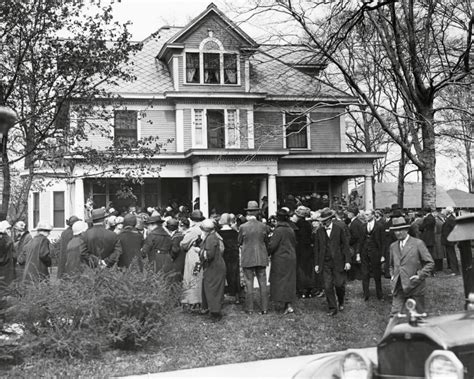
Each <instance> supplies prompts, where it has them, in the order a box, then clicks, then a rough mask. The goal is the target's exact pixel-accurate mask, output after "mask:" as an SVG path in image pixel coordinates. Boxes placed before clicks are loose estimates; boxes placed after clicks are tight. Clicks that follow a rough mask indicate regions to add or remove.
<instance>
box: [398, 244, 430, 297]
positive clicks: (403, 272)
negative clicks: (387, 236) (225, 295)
mask: <svg viewBox="0 0 474 379" xmlns="http://www.w3.org/2000/svg"><path fill="white" fill-rule="evenodd" d="M433 268H434V261H433V258H432V257H431V254H430V252H429V251H428V249H427V248H426V245H425V243H424V242H423V241H422V240H419V239H418V238H414V237H411V236H409V237H408V240H407V242H406V243H405V246H404V247H403V251H400V242H399V241H395V242H393V243H392V244H391V245H390V275H391V277H392V281H391V284H392V292H393V293H394V294H396V293H395V290H396V284H397V282H398V280H399V279H400V283H401V286H402V289H403V292H404V294H405V295H406V296H417V295H418V296H419V295H424V292H425V278H426V277H427V276H428V275H430V273H431V271H432V270H433ZM413 275H418V276H419V277H420V279H419V280H410V278H411V277H412V276H413Z"/></svg>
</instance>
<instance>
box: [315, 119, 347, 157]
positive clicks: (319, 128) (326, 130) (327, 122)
mask: <svg viewBox="0 0 474 379" xmlns="http://www.w3.org/2000/svg"><path fill="white" fill-rule="evenodd" d="M339 117H340V115H339V114H337V113H322V112H321V113H320V112H317V113H311V130H310V136H311V151H313V152H315V153H325V152H340V151H341V130H340V121H339Z"/></svg>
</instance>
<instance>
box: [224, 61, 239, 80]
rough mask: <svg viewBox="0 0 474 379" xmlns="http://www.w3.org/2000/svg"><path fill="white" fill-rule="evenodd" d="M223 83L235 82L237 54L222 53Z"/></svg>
mask: <svg viewBox="0 0 474 379" xmlns="http://www.w3.org/2000/svg"><path fill="white" fill-rule="evenodd" d="M224 83H225V84H237V54H224Z"/></svg>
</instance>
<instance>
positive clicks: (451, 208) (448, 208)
mask: <svg viewBox="0 0 474 379" xmlns="http://www.w3.org/2000/svg"><path fill="white" fill-rule="evenodd" d="M445 209H446V213H447V214H451V213H454V209H453V207H449V206H448V207H446V208H445Z"/></svg>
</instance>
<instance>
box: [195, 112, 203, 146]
mask: <svg viewBox="0 0 474 379" xmlns="http://www.w3.org/2000/svg"><path fill="white" fill-rule="evenodd" d="M202 118H203V110H202V109H195V110H194V143H195V144H196V146H202V144H203V139H202Z"/></svg>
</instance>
